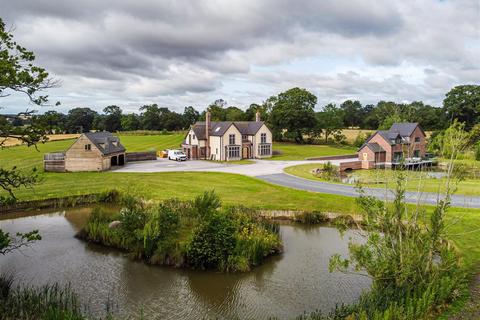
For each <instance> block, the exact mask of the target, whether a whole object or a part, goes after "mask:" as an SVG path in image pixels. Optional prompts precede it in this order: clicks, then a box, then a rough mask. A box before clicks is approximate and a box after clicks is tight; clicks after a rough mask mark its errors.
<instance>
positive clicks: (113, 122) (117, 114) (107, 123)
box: [103, 105, 122, 132]
mask: <svg viewBox="0 0 480 320" xmlns="http://www.w3.org/2000/svg"><path fill="white" fill-rule="evenodd" d="M103 112H104V113H105V114H106V116H105V117H104V120H103V125H104V127H105V130H107V131H110V132H115V131H120V130H122V109H120V107H118V106H115V105H112V106H108V107H106V108H105V109H103Z"/></svg>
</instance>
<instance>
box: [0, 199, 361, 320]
mask: <svg viewBox="0 0 480 320" xmlns="http://www.w3.org/2000/svg"><path fill="white" fill-rule="evenodd" d="M89 212H90V209H88V208H82V209H75V210H67V211H65V212H63V211H60V212H47V213H40V214H37V215H33V216H31V215H29V214H18V215H9V216H4V217H3V218H0V219H2V220H0V227H1V228H2V229H5V230H6V231H8V232H11V233H15V232H17V231H28V230H31V229H39V230H40V232H41V234H42V237H43V239H42V240H41V241H39V242H38V243H35V244H34V245H32V247H31V248H26V249H24V250H23V253H19V252H16V253H13V254H11V255H8V256H5V257H0V269H1V270H2V271H3V270H5V269H8V268H9V269H11V270H14V271H15V272H16V274H17V276H18V277H19V279H20V280H21V281H23V282H25V283H28V284H32V285H39V284H42V283H46V282H53V281H57V282H61V283H67V282H70V283H71V284H72V286H73V288H74V289H75V291H76V292H77V293H78V294H79V296H80V297H81V299H82V301H84V302H86V303H88V304H89V305H90V311H91V312H92V313H95V314H98V315H102V314H104V311H105V308H106V305H107V304H108V303H109V304H110V305H112V304H113V307H114V310H115V312H116V313H117V314H118V315H121V316H128V315H139V313H140V312H142V313H143V314H144V315H145V317H146V318H161V319H178V318H183V319H198V318H204V317H209V318H240V319H245V318H256V319H267V318H269V317H271V316H276V317H278V318H280V319H284V318H293V317H295V316H297V315H299V314H301V313H303V312H304V311H307V312H310V311H314V310H316V309H323V310H329V309H331V308H334V307H335V304H337V303H351V302H354V301H355V300H356V299H357V298H358V296H359V294H360V293H361V291H362V290H363V289H365V288H368V287H369V285H370V283H369V280H368V279H366V278H365V277H362V276H358V275H357V276H356V275H345V274H341V273H329V272H328V260H329V257H330V256H331V255H332V254H334V253H341V254H343V255H345V254H346V253H347V242H348V237H353V238H354V239H356V238H355V237H356V236H355V234H354V233H353V232H347V233H346V237H344V238H342V237H340V235H339V233H338V232H337V231H336V230H335V229H333V228H329V227H318V226H316V227H312V226H303V225H282V226H281V228H280V230H281V234H282V238H283V241H284V244H285V247H284V253H283V254H282V255H279V256H276V257H273V258H271V259H269V260H268V261H267V263H265V264H264V265H262V266H259V267H257V268H255V269H254V270H253V271H252V272H248V273H241V274H223V273H218V272H204V271H203V272H202V271H193V270H180V269H173V268H163V267H158V266H150V265H146V264H144V263H142V262H138V261H132V260H130V259H128V258H127V257H125V256H124V254H123V253H122V252H120V251H117V250H111V249H108V248H105V247H102V246H98V245H94V244H88V243H85V242H82V241H80V240H78V239H76V238H74V237H73V236H74V234H75V233H76V232H77V231H78V230H79V228H81V226H82V225H83V223H85V221H86V220H85V219H86V218H87V217H88V214H89ZM357 240H358V239H357Z"/></svg>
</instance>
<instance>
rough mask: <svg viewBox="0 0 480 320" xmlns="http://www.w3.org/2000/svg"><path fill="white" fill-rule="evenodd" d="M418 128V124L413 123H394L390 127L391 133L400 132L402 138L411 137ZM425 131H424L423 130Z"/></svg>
mask: <svg viewBox="0 0 480 320" xmlns="http://www.w3.org/2000/svg"><path fill="white" fill-rule="evenodd" d="M417 127H418V123H412V122H402V123H394V124H393V125H392V126H391V127H390V130H389V131H390V132H398V133H399V134H400V135H401V136H402V137H410V136H411V135H412V133H413V131H415V129H416V128H417ZM422 131H423V130H422Z"/></svg>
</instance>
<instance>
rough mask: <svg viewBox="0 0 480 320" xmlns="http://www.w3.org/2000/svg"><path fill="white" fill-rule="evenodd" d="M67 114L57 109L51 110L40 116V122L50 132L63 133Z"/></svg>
mask: <svg viewBox="0 0 480 320" xmlns="http://www.w3.org/2000/svg"><path fill="white" fill-rule="evenodd" d="M65 121H66V116H65V115H64V114H63V113H60V112H58V111H55V110H49V111H47V112H45V113H44V114H42V115H39V116H38V122H39V123H40V124H41V125H42V126H43V127H44V128H45V130H46V131H47V133H48V134H54V133H62V132H64V131H65V130H66V128H65Z"/></svg>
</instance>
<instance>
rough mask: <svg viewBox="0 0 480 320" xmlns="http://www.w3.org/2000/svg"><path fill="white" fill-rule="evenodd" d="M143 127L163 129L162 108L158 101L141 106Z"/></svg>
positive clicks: (145, 128)
mask: <svg viewBox="0 0 480 320" xmlns="http://www.w3.org/2000/svg"><path fill="white" fill-rule="evenodd" d="M140 111H142V113H141V115H140V116H141V122H142V128H143V129H144V130H161V123H160V113H161V111H160V108H159V107H158V105H157V104H156V103H154V104H149V105H144V106H142V107H141V108H140Z"/></svg>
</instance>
